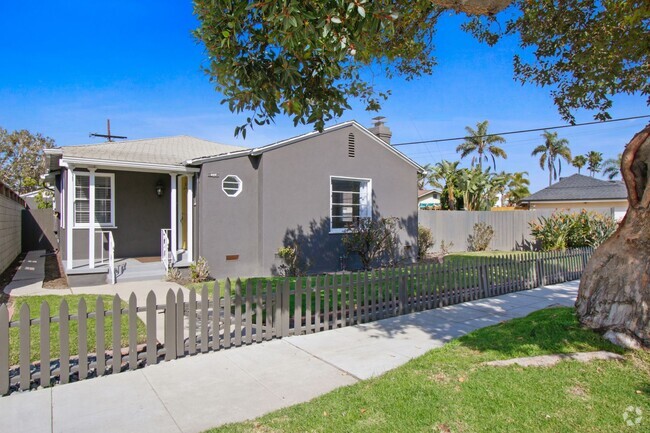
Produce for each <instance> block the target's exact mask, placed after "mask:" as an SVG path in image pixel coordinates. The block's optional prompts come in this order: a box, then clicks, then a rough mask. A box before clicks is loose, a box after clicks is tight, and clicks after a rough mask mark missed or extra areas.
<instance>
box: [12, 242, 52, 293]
mask: <svg viewBox="0 0 650 433" xmlns="http://www.w3.org/2000/svg"><path fill="white" fill-rule="evenodd" d="M44 278H45V250H38V251H29V252H28V253H27V254H26V255H25V259H24V260H23V263H22V264H21V265H20V268H18V271H16V274H15V275H14V277H13V279H12V280H11V283H9V284H8V285H7V286H6V287H5V288H4V292H5V293H6V294H8V295H11V296H29V295H43V294H47V292H48V290H47V289H44V288H43V279H44Z"/></svg>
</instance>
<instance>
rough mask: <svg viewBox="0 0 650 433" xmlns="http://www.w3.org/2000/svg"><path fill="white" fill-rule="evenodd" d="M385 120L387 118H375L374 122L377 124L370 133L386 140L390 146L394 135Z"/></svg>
mask: <svg viewBox="0 0 650 433" xmlns="http://www.w3.org/2000/svg"><path fill="white" fill-rule="evenodd" d="M385 119H386V118H385V117H383V116H378V117H375V118H373V119H372V120H373V122H374V123H375V126H373V127H372V128H370V132H372V133H373V134H375V135H376V136H377V137H379V138H381V139H382V140H384V141H385V142H386V143H387V144H390V138H391V137H392V136H393V133H392V132H390V128H389V127H388V126H386V124H385V122H384V120H385Z"/></svg>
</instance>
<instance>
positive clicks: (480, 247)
mask: <svg viewBox="0 0 650 433" xmlns="http://www.w3.org/2000/svg"><path fill="white" fill-rule="evenodd" d="M493 237H494V229H493V228H492V226H491V225H489V224H486V223H476V224H474V232H473V233H472V234H471V235H469V236H468V237H467V249H468V250H469V251H485V250H487V249H488V246H489V245H490V242H491V241H492V238H493Z"/></svg>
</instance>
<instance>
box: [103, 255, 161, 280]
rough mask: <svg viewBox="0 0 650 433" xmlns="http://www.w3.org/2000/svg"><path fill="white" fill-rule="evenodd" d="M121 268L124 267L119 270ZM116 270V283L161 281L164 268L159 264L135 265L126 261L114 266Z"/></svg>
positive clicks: (133, 262)
mask: <svg viewBox="0 0 650 433" xmlns="http://www.w3.org/2000/svg"><path fill="white" fill-rule="evenodd" d="M121 266H124V267H123V269H121ZM115 267H116V268H117V269H118V273H117V282H118V283H122V282H126V281H146V280H161V279H163V278H164V277H165V268H164V267H163V265H162V263H160V262H151V263H137V262H135V261H131V260H127V261H126V263H124V264H122V263H120V264H119V265H118V264H116V266H115Z"/></svg>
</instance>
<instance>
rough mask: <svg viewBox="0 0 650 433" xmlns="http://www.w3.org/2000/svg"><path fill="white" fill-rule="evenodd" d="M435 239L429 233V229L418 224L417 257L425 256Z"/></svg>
mask: <svg viewBox="0 0 650 433" xmlns="http://www.w3.org/2000/svg"><path fill="white" fill-rule="evenodd" d="M435 244H436V240H435V239H434V238H433V235H432V234H431V230H430V229H429V228H427V227H425V226H422V225H418V259H420V260H421V259H423V258H425V257H426V255H427V252H428V251H429V250H430V249H431V248H433V246H434V245H435Z"/></svg>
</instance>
